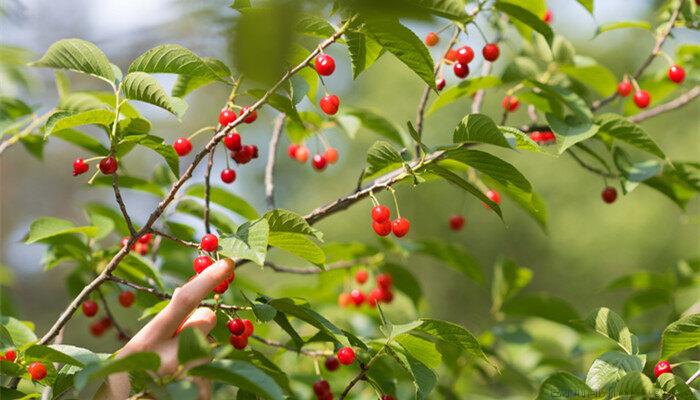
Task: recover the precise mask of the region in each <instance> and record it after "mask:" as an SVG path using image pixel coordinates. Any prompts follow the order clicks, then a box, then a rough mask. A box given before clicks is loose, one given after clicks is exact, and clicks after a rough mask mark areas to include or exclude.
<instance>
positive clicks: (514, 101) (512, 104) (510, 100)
mask: <svg viewBox="0 0 700 400" xmlns="http://www.w3.org/2000/svg"><path fill="white" fill-rule="evenodd" d="M501 106H502V107H503V109H504V110H507V111H508V112H513V111H515V110H517V109H518V107H519V106H520V101H519V100H518V98H517V97H515V96H505V97H504V98H503V101H502V102H501Z"/></svg>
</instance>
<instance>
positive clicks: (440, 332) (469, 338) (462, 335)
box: [416, 318, 490, 363]
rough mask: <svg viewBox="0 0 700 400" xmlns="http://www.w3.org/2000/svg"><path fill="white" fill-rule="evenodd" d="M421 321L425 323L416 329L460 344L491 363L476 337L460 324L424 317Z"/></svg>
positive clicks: (469, 351)
mask: <svg viewBox="0 0 700 400" xmlns="http://www.w3.org/2000/svg"><path fill="white" fill-rule="evenodd" d="M421 321H423V324H421V325H420V326H419V327H417V328H416V331H418V332H422V333H424V334H426V335H430V336H431V337H433V338H435V339H438V340H442V341H444V342H447V343H450V344H452V345H455V346H458V347H459V348H461V349H462V350H464V351H465V352H467V354H469V355H470V356H472V357H474V358H477V359H481V360H484V361H486V362H489V363H490V361H489V359H488V358H486V355H485V354H484V352H483V350H482V349H481V345H480V344H479V341H478V340H477V339H476V337H474V335H472V333H471V332H469V331H468V330H466V329H464V328H463V327H461V326H460V325H457V324H453V323H452V322H448V321H441V320H438V319H430V318H423V319H421Z"/></svg>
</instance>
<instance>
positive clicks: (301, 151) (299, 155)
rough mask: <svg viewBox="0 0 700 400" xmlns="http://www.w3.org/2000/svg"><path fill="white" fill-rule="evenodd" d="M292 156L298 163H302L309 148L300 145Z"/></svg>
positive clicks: (306, 157)
mask: <svg viewBox="0 0 700 400" xmlns="http://www.w3.org/2000/svg"><path fill="white" fill-rule="evenodd" d="M294 158H296V160H297V161H299V162H300V163H302V164H304V163H305V162H306V160H308V159H309V149H308V148H306V147H305V146H300V147H299V148H298V149H297V151H296V153H295V154H294Z"/></svg>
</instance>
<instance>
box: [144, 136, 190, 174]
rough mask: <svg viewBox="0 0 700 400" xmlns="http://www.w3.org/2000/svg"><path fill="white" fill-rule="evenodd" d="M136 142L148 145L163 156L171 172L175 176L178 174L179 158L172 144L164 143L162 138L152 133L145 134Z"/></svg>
mask: <svg viewBox="0 0 700 400" xmlns="http://www.w3.org/2000/svg"><path fill="white" fill-rule="evenodd" d="M136 143H138V144H140V145H141V146H144V147H148V148H149V149H151V150H153V151H155V152H156V153H158V154H160V156H161V157H163V159H164V160H165V162H166V163H167V164H168V167H169V168H170V170H171V171H172V172H173V174H175V176H180V159H179V157H178V155H177V153H176V152H175V149H174V148H173V146H171V145H170V144H167V143H165V141H164V140H163V138H161V137H158V136H154V135H145V136H144V137H143V138H141V139H139V140H138V141H137V142H136Z"/></svg>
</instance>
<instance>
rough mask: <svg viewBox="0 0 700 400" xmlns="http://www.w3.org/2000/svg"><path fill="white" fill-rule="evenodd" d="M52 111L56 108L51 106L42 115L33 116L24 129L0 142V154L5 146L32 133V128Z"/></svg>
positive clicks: (39, 123)
mask: <svg viewBox="0 0 700 400" xmlns="http://www.w3.org/2000/svg"><path fill="white" fill-rule="evenodd" d="M54 112H56V109H55V108H52V109H51V110H49V111H47V112H45V113H44V114H42V115H39V116H35V117H34V118H33V119H32V122H30V123H29V124H28V125H27V126H26V127H24V129H22V131H20V132H19V133H17V134H15V135H12V137H11V138H9V139H7V140H5V141H4V142H2V143H0V155H2V153H3V152H4V151H5V150H6V149H7V148H9V147H10V146H12V145H13V144H15V143H17V142H18V141H20V140H22V138H23V137H25V136H27V135H29V134H30V133H32V132H33V131H34V129H36V128H37V127H38V126H39V125H41V123H42V122H44V120H45V119H47V118H49V117H50V116H51V115H52V114H53V113H54Z"/></svg>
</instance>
